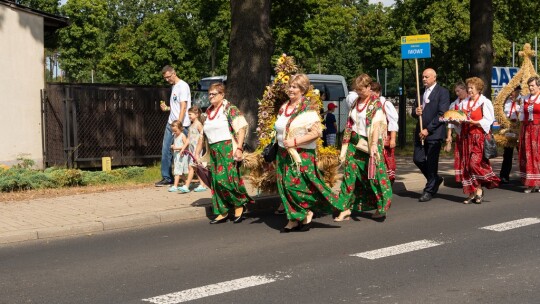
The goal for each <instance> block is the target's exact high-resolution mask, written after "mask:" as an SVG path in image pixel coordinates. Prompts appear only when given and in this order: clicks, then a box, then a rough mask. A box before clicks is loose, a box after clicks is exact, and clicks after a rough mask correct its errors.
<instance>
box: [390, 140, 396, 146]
mask: <svg viewBox="0 0 540 304" xmlns="http://www.w3.org/2000/svg"><path fill="white" fill-rule="evenodd" d="M395 147H396V139H395V138H394V139H390V148H395Z"/></svg>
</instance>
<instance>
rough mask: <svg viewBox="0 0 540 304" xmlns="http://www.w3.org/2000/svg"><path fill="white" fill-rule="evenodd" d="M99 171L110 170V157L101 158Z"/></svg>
mask: <svg viewBox="0 0 540 304" xmlns="http://www.w3.org/2000/svg"><path fill="white" fill-rule="evenodd" d="M101 171H111V158H110V157H102V158H101Z"/></svg>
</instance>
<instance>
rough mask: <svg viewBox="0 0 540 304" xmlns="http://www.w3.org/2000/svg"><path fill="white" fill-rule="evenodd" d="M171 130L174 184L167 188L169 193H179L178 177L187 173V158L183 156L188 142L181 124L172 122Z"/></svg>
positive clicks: (176, 121)
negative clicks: (172, 136)
mask: <svg viewBox="0 0 540 304" xmlns="http://www.w3.org/2000/svg"><path fill="white" fill-rule="evenodd" d="M171 129H172V132H173V135H174V143H173V144H172V145H171V149H172V150H173V159H174V171H173V174H174V184H173V185H172V186H171V187H170V188H169V192H179V191H181V190H180V187H178V183H179V182H180V176H181V175H184V174H186V173H188V156H187V155H183V154H184V150H185V149H186V148H187V146H188V145H189V141H188V139H187V137H186V135H184V133H183V132H182V131H184V126H183V125H182V122H180V121H178V120H175V121H173V122H172V123H171Z"/></svg>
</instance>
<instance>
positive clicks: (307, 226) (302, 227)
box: [298, 222, 313, 232]
mask: <svg viewBox="0 0 540 304" xmlns="http://www.w3.org/2000/svg"><path fill="white" fill-rule="evenodd" d="M311 223H313V222H309V223H307V224H302V225H300V227H299V228H298V231H301V232H306V231H309V229H311Z"/></svg>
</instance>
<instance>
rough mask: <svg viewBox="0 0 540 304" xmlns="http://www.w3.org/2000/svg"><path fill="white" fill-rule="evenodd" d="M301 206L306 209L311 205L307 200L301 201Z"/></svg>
mask: <svg viewBox="0 0 540 304" xmlns="http://www.w3.org/2000/svg"><path fill="white" fill-rule="evenodd" d="M300 207H302V208H304V209H305V208H308V207H309V204H308V203H307V202H301V203H300Z"/></svg>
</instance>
